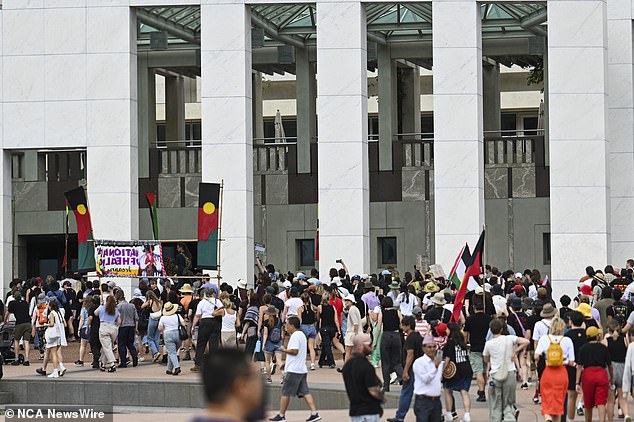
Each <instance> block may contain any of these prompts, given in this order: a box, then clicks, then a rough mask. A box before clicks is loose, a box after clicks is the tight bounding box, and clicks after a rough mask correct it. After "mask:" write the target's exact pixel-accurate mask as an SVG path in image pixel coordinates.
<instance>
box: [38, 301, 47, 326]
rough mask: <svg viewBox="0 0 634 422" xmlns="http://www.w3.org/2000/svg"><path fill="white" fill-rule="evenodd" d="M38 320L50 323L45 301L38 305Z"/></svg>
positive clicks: (42, 323) (43, 323)
mask: <svg viewBox="0 0 634 422" xmlns="http://www.w3.org/2000/svg"><path fill="white" fill-rule="evenodd" d="M37 321H38V322H39V323H40V325H45V324H48V317H47V315H46V304H45V303H40V304H39V305H37Z"/></svg>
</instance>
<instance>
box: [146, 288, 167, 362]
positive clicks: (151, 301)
mask: <svg viewBox="0 0 634 422" xmlns="http://www.w3.org/2000/svg"><path fill="white" fill-rule="evenodd" d="M141 309H147V310H149V311H150V314H149V320H148V326H147V342H148V345H149V346H150V352H151V353H152V362H156V361H157V360H159V358H160V357H161V353H160V352H159V340H160V338H161V333H159V330H158V325H159V319H161V315H162V310H163V302H162V301H161V299H159V298H158V296H157V295H156V293H154V291H152V290H148V291H147V292H146V293H145V303H144V304H143V305H142V306H141Z"/></svg>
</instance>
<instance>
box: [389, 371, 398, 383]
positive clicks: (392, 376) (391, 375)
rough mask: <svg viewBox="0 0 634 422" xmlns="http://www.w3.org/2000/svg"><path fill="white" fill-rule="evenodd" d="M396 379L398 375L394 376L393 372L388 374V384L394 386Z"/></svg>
mask: <svg viewBox="0 0 634 422" xmlns="http://www.w3.org/2000/svg"><path fill="white" fill-rule="evenodd" d="M397 379H398V375H396V373H395V372H392V373H391V374H390V384H395V383H396V380H397Z"/></svg>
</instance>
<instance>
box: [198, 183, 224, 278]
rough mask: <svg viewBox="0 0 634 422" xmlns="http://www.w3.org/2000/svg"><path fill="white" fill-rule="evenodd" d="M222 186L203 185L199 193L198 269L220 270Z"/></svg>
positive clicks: (215, 184) (214, 184) (213, 184)
mask: <svg viewBox="0 0 634 422" xmlns="http://www.w3.org/2000/svg"><path fill="white" fill-rule="evenodd" d="M219 214H220V184H219V183H201V184H200V187H199V191H198V263H197V264H198V265H197V266H198V268H203V269H207V270H217V269H218V223H219V221H220V220H219V217H218V216H219Z"/></svg>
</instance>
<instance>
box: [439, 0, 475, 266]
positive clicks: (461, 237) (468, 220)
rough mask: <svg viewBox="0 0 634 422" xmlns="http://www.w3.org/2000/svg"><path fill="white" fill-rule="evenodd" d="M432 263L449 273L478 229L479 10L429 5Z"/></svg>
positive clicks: (464, 4)
mask: <svg viewBox="0 0 634 422" xmlns="http://www.w3.org/2000/svg"><path fill="white" fill-rule="evenodd" d="M433 19H434V28H433V54H434V68H433V72H434V75H433V77H434V215H435V236H434V239H435V242H436V245H435V251H436V260H435V261H436V262H437V263H439V264H442V265H443V266H444V267H445V268H451V265H452V264H453V262H454V260H455V258H456V255H457V254H458V253H459V252H460V249H461V247H462V246H463V245H464V243H465V242H468V243H469V244H470V245H471V247H473V246H475V244H476V241H477V240H478V236H479V235H480V232H481V230H482V225H483V224H484V185H483V184H484V157H483V145H482V127H483V121H482V119H483V111H482V110H483V106H482V37H481V29H480V26H481V25H480V19H481V18H480V5H479V4H478V3H476V2H474V1H471V0H466V1H463V0H458V1H444V0H435V1H434V2H433Z"/></svg>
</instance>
